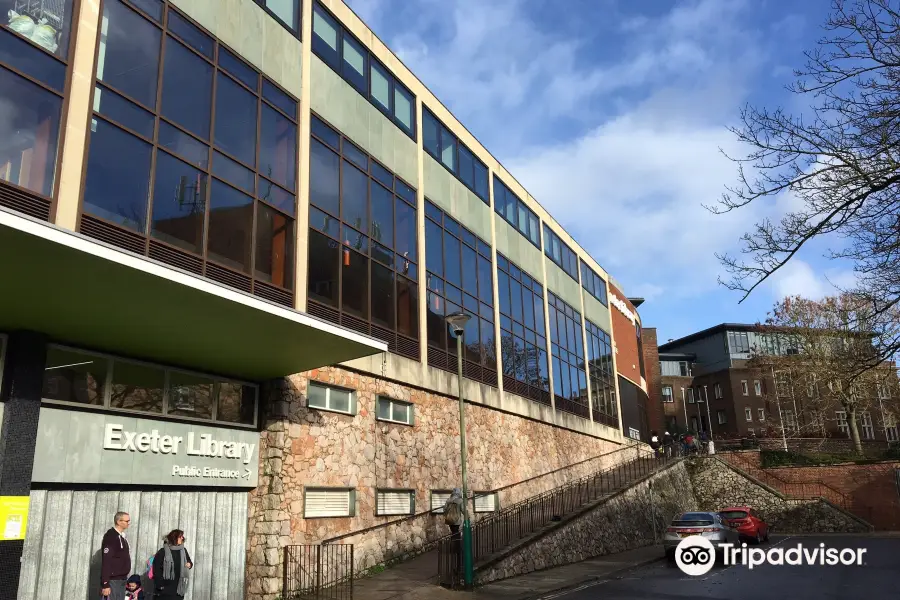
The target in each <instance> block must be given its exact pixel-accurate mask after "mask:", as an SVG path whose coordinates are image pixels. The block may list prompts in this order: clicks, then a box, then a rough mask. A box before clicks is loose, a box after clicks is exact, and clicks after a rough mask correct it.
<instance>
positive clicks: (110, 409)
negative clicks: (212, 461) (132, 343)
mask: <svg viewBox="0 0 900 600" xmlns="http://www.w3.org/2000/svg"><path fill="white" fill-rule="evenodd" d="M0 337H3V336H2V335H0ZM47 348H48V349H50V348H53V349H56V350H62V351H64V352H73V353H77V354H84V355H86V356H94V357H97V358H98V359H103V360H104V361H105V362H106V374H105V381H104V382H103V404H102V405H96V404H85V403H82V402H71V401H68V400H55V399H53V398H45V397H44V394H43V388H42V389H41V404H47V405H48V406H64V407H78V408H80V409H84V410H87V411H97V412H103V413H116V414H127V415H134V416H137V417H141V418H146V419H154V420H162V421H175V422H178V421H188V422H191V423H205V424H208V425H210V426H215V427H227V428H234V429H257V424H258V423H259V403H260V394H259V384H256V383H252V382H249V381H242V380H239V379H233V378H230V377H220V376H218V375H213V374H210V373H203V372H200V371H192V370H190V369H183V368H181V367H173V366H168V365H162V364H159V363H153V362H149V361H145V360H138V359H133V358H128V357H124V356H116V355H114V354H108V353H105V352H97V351H95V350H90V349H84V348H78V347H76V346H70V345H67V344H58V343H55V342H51V343H49V344H47ZM0 351H5V345H4V347H2V348H0ZM2 358H3V357H2V356H0V359H2ZM116 361H119V362H122V363H128V364H131V365H137V366H141V367H147V368H150V369H155V370H160V371H162V372H163V397H162V407H161V410H160V412H158V413H156V412H149V411H142V410H136V409H133V408H120V407H115V406H111V405H110V400H111V395H112V384H113V383H114V381H113V377H114V373H115V363H116ZM2 368H3V364H2V362H0V376H2V374H3V373H2ZM44 370H45V371H46V366H45V369H44ZM172 372H176V373H180V374H185V375H195V376H197V377H205V378H207V379H211V380H212V381H213V384H214V386H215V387H214V390H215V391H214V394H215V398H214V399H213V404H212V416H211V417H210V418H209V419H203V418H199V417H190V416H186V415H169V414H168V410H169V390H170V388H171V381H170V380H171V377H170V375H171V373H172ZM222 383H228V384H238V385H241V386H246V387H251V388H253V389H254V390H255V392H256V398H255V400H254V403H253V405H254V406H253V422H252V423H235V422H234V421H220V420H218V419H217V417H218V412H219V385H220V384H222Z"/></svg>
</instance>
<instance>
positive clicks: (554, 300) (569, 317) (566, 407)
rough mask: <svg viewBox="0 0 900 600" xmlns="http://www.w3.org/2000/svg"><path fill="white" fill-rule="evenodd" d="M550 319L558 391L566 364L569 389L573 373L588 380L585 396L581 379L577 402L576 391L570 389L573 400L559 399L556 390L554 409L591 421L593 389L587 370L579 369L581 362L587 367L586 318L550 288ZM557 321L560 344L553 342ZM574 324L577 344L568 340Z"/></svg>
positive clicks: (548, 302)
mask: <svg viewBox="0 0 900 600" xmlns="http://www.w3.org/2000/svg"><path fill="white" fill-rule="evenodd" d="M547 315H548V317H549V318H550V320H551V325H550V336H549V337H548V341H549V343H550V357H549V359H550V369H551V370H550V372H551V373H553V383H554V388H555V387H556V383H557V381H559V382H560V385H562V381H563V380H562V378H561V375H562V373H561V371H562V370H563V368H564V367H563V366H562V365H563V364H565V366H566V370H568V371H569V375H570V376H569V377H568V379H569V386H570V388H571V386H572V383H573V382H572V381H571V374H572V372H573V369H574V372H575V373H577V374H581V373H582V372H583V374H584V376H585V390H584V391H585V396H582V395H581V389H580V386H581V380H580V378H579V380H578V385H579V390H578V394H579V395H578V398H577V399H576V398H575V390H573V389H570V397H568V398H567V397H565V396H564V395H559V394H557V393H556V389H554V390H553V392H552V393H553V395H554V397H555V403H554V406H555V407H556V410H562V411H563V412H568V413H571V414H574V415H576V416H579V417H582V418H584V419H589V418H590V406H589V403H590V388H589V384H588V383H587V378H588V373H587V370H586V369H585V368H584V367H583V366H582V367H581V368H579V366H578V365H579V362H580V363H581V364H582V365H584V363H585V356H584V315H582V314H581V311H578V310H575V309H574V308H573V307H572V306H571V305H570V304H568V303H567V302H566V301H565V300H563V299H562V298H560V297H559V296H558V295H557V294H555V293H553V292H551V291H550V289H549V288H547ZM554 318H555V319H556V321H557V338H558V339H559V341H553V331H554V328H553V324H552V323H553V320H554ZM560 319H561V320H562V323H563V324H564V327H565V328H566V330H567V331H566V333H567V335H566V340H565V345H563V344H562V341H563V340H562V337H561V334H562V333H563V332H560V331H559V329H558V328H559V325H560ZM570 321H571V322H572V331H574V335H575V338H576V339H575V340H569V339H568V331H569V322H570ZM579 339H580V340H581V342H582V343H581V344H579V343H578V341H579ZM570 343H574V345H575V346H576V347H575V349H574V350H571V349H570V347H569V345H570ZM554 363H559V364H560V369H559V370H557V369H556V367H555V366H554ZM560 390H561V391H562V393H563V394H564V393H565V391H566V390H565V388H564V387H562V388H560Z"/></svg>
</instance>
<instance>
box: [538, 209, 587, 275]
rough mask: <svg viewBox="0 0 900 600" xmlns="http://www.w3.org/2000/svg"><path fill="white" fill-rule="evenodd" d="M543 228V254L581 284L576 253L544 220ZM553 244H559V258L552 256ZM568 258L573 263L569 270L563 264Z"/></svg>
mask: <svg viewBox="0 0 900 600" xmlns="http://www.w3.org/2000/svg"><path fill="white" fill-rule="evenodd" d="M543 230H544V256H546V257H547V258H549V259H550V260H551V261H552V262H553V264H555V265H556V266H557V267H559V268H560V269H562V270H563V272H564V273H565V274H566V275H568V276H569V277H571V278H572V279H574V280H575V283H577V284H578V285H581V280H580V279H579V276H580V273H579V267H578V260H579V257H578V253H577V252H575V251H574V250H572V248H571V247H570V246H569V245H568V244H567V243H565V242H564V241H563V240H562V238H561V237H560V236H559V234H558V233H556V232H555V231H553V229H551V228H550V225H549V224H548V223H547V222H546V221H544V222H543ZM548 237H549V238H550V239H549V241H548V239H547V238H548ZM554 245H559V250H560V252H559V260H556V258H555V257H554V256H553V247H554ZM569 260H572V261H573V262H574V264H573V265H571V269H572V270H571V271H570V270H569V269H570V267H567V266H566V265H565V263H568V262H569ZM573 271H574V272H573Z"/></svg>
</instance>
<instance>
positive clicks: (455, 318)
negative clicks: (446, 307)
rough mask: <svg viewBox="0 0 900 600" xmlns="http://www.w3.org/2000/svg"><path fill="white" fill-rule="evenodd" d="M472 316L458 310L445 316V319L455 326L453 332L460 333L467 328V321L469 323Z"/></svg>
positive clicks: (451, 325)
mask: <svg viewBox="0 0 900 600" xmlns="http://www.w3.org/2000/svg"><path fill="white" fill-rule="evenodd" d="M471 318H472V315H470V314H467V313H464V312H463V311H458V312H454V313H450V314H449V315H447V316H446V317H444V320H445V321H447V324H448V325H450V327H452V328H453V332H454V333H456V334H457V335H459V334H460V333H462V332H463V330H464V329H465V328H466V323H468V322H469V319H471Z"/></svg>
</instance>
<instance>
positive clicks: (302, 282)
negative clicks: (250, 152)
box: [294, 2, 313, 311]
mask: <svg viewBox="0 0 900 600" xmlns="http://www.w3.org/2000/svg"><path fill="white" fill-rule="evenodd" d="M302 6H303V14H302V20H301V25H302V27H301V30H302V33H301V37H302V39H304V40H306V43H305V44H303V46H302V47H303V53H302V54H301V59H300V62H301V65H300V73H301V75H300V106H299V110H300V115H299V117H300V122H299V124H300V146H299V147H298V152H297V155H298V156H297V160H298V161H299V167H300V168H299V170H298V171H297V172H298V173H299V174H300V189H299V190H298V191H299V193H298V194H297V217H296V221H295V224H296V227H297V231H296V243H295V247H294V257H295V258H294V260H295V268H294V308H296V309H297V310H302V311H305V310H306V300H307V280H308V278H309V144H310V142H309V134H310V123H311V121H312V113H311V112H310V98H311V97H312V92H311V91H310V90H311V88H310V85H311V83H312V82H311V81H310V79H312V44H311V43H310V40H312V20H313V19H312V2H304V3H303V4H302Z"/></svg>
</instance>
